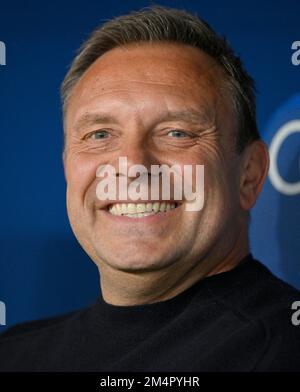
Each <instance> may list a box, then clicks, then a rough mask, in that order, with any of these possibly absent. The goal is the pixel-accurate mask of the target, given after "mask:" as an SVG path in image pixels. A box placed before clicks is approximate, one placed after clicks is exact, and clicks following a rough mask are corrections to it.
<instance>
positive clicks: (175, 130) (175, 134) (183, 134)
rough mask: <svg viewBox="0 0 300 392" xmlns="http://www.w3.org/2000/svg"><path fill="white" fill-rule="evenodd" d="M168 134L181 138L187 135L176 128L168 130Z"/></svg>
mask: <svg viewBox="0 0 300 392" xmlns="http://www.w3.org/2000/svg"><path fill="white" fill-rule="evenodd" d="M168 135H169V136H172V137H175V138H177V139H182V138H184V137H186V136H188V135H187V133H186V132H184V131H180V130H178V129H172V131H170V132H168Z"/></svg>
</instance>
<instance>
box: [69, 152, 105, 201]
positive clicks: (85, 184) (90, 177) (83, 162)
mask: <svg viewBox="0 0 300 392" xmlns="http://www.w3.org/2000/svg"><path fill="white" fill-rule="evenodd" d="M66 165H67V166H66V167H67V170H66V181H67V199H68V201H69V203H72V202H75V201H76V200H80V201H83V200H84V197H85V195H86V193H87V192H88V191H89V189H90V188H91V186H92V185H93V183H96V172H97V168H98V166H99V165H100V162H99V157H98V159H97V157H95V156H93V157H91V156H89V157H86V156H84V155H83V154H80V155H79V154H70V155H69V157H68V158H67V162H66ZM95 192H96V191H95Z"/></svg>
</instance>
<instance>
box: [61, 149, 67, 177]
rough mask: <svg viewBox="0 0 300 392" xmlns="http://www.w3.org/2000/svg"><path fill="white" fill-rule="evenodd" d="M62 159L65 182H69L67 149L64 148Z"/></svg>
mask: <svg viewBox="0 0 300 392" xmlns="http://www.w3.org/2000/svg"><path fill="white" fill-rule="evenodd" d="M61 158H62V163H63V168H64V176H65V181H67V176H66V173H67V167H66V166H67V163H66V162H67V161H66V149H65V148H64V149H63V152H62V154H61Z"/></svg>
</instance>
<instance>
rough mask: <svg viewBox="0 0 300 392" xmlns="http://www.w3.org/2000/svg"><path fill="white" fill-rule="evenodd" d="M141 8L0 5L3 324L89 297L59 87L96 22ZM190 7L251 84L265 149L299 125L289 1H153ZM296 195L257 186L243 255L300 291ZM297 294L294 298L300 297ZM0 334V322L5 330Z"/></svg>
mask: <svg viewBox="0 0 300 392" xmlns="http://www.w3.org/2000/svg"><path fill="white" fill-rule="evenodd" d="M149 4H150V2H148V1H126V2H125V1H115V0H110V1H84V2H83V1H80V2H79V1H77V2H76V1H51V2H40V1H19V2H16V1H10V2H8V1H2V2H1V3H0V40H1V41H4V42H5V44H6V48H7V58H6V61H7V65H6V66H1V67H0V131H1V144H0V146H1V148H0V161H1V165H0V170H1V171H0V181H1V188H0V189H1V192H0V201H1V204H0V206H1V207H0V208H1V217H0V241H1V244H0V300H1V301H4V302H5V303H6V307H7V326H11V325H13V324H15V323H17V322H20V321H24V320H30V319H35V318H40V317H46V316H51V315H55V314H59V313H63V312H66V311H70V310H73V309H77V308H80V307H83V306H85V305H86V304H88V303H91V302H93V301H94V299H95V298H96V296H97V295H98V292H99V278H98V270H97V269H96V267H95V266H94V264H93V262H92V261H91V260H90V259H89V258H88V257H87V255H86V254H85V253H84V251H83V250H82V249H81V248H80V246H79V244H78V243H77V242H76V239H75V238H74V236H73V234H72V232H71V229H70V227H69V223H68V218H67V214H66V208H65V188H66V186H65V180H64V175H63V166H62V161H61V152H62V123H61V110H60V99H59V87H60V83H61V81H62V79H63V77H64V74H65V72H66V71H67V67H68V66H69V64H70V63H71V60H72V58H73V56H74V53H75V50H76V49H77V48H78V46H79V45H80V44H81V43H82V41H83V40H85V39H86V38H87V36H88V35H89V33H90V32H91V31H92V30H93V29H94V28H95V27H96V26H97V25H99V24H100V23H101V22H102V21H104V20H105V19H108V18H111V17H114V16H117V15H120V14H123V13H127V12H128V11H130V10H132V9H138V8H140V7H144V6H147V5H149ZM158 4H160V5H168V6H174V7H178V8H185V9H187V10H190V11H196V12H197V13H198V14H199V15H200V16H202V17H203V18H204V19H206V20H207V21H208V23H210V24H211V26H212V27H213V28H214V29H215V30H216V31H217V32H219V33H220V34H222V35H225V36H226V37H227V38H228V40H229V41H230V43H231V44H232V46H233V47H234V49H235V50H236V52H237V53H238V54H239V55H240V56H241V57H242V59H243V61H244V64H245V65H246V68H247V69H248V71H249V72H250V73H251V74H252V75H253V77H254V79H255V80H256V84H257V89H258V94H257V107H258V123H259V128H260V131H261V134H262V136H263V138H264V139H265V140H266V141H267V142H268V143H269V142H270V141H271V139H272V137H273V136H274V134H275V133H276V131H277V130H278V129H279V127H280V126H281V125H282V124H283V123H284V122H285V121H288V120H289V119H295V118H298V119H300V97H299V95H297V94H299V93H300V66H294V65H292V63H291V55H292V50H291V45H292V42H293V41H296V40H300V27H299V26H300V22H299V15H300V2H299V1H296V0H288V1H287V0H284V1H283V0H277V1H276V2H273V1H248V2H242V1H240V0H239V1H233V0H231V1H226V2H225V1H216V0H215V1H159V2H158ZM299 139H300V134H299V133H298V134H294V135H293V136H291V137H290V138H289V139H288V140H287V141H286V142H285V143H284V145H283V147H282V153H281V154H280V159H279V163H278V164H279V168H280V172H281V173H282V175H283V176H284V178H285V179H286V180H289V181H299V169H300V168H299V150H300V140H299ZM299 201H300V195H299V194H298V195H294V196H286V195H283V194H281V193H279V192H278V191H277V190H276V189H274V187H273V185H272V184H271V182H270V181H269V179H268V180H267V183H266V185H265V188H264V191H263V193H262V195H261V197H260V199H259V201H258V203H257V205H256V207H255V209H254V211H253V214H252V223H251V233H250V234H251V236H250V237H251V250H252V252H253V254H254V256H255V257H256V258H258V259H261V261H262V262H264V263H265V264H266V265H267V266H269V267H270V269H271V270H272V271H273V272H274V273H275V274H276V275H278V276H280V277H282V278H283V279H284V280H286V281H288V282H290V283H291V284H293V285H294V286H296V287H298V288H300V260H299V259H300V257H299V253H300V252H299V250H300V245H299V244H300V238H299V235H300V230H299V221H300V203H299ZM299 299H300V298H299ZM4 328H5V327H0V329H1V330H4Z"/></svg>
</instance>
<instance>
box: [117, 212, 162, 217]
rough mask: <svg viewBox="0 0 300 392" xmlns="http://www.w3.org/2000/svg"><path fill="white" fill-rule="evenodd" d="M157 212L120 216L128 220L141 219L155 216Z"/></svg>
mask: <svg viewBox="0 0 300 392" xmlns="http://www.w3.org/2000/svg"><path fill="white" fill-rule="evenodd" d="M155 214H157V212H140V213H138V214H122V216H128V217H129V218H143V217H144V216H150V215H155Z"/></svg>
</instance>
